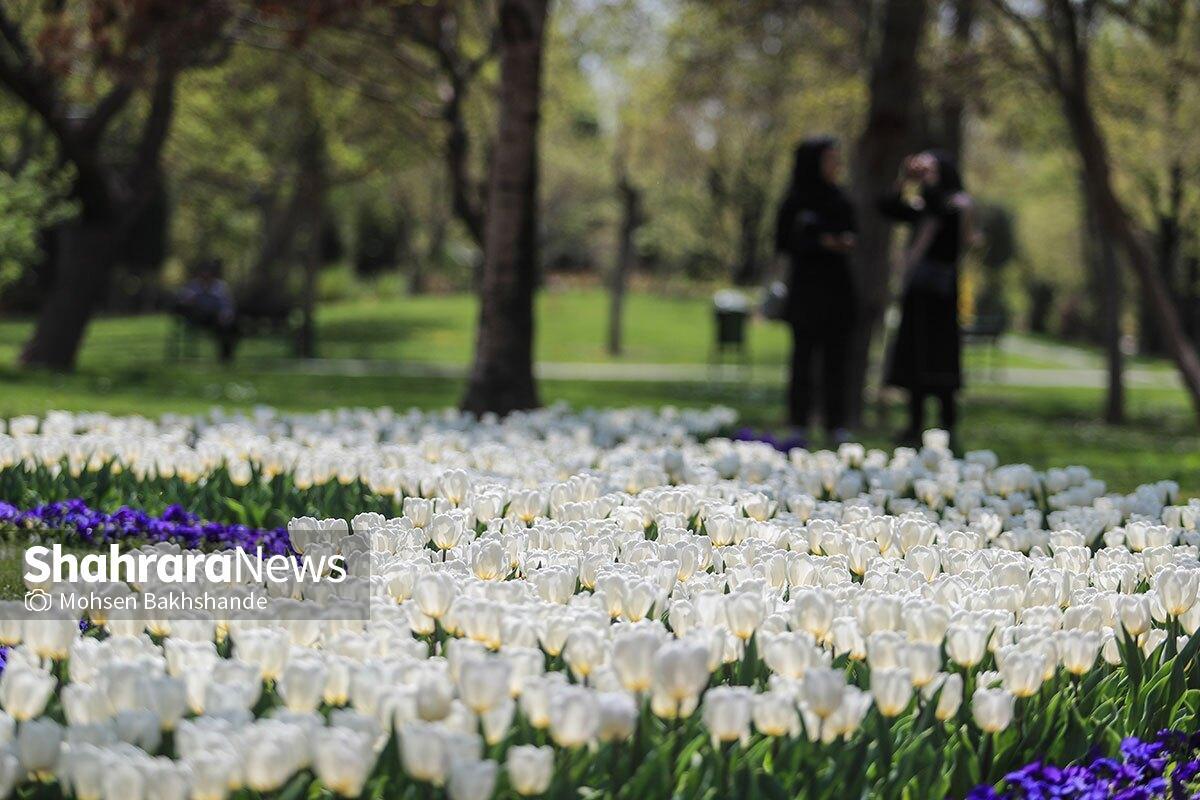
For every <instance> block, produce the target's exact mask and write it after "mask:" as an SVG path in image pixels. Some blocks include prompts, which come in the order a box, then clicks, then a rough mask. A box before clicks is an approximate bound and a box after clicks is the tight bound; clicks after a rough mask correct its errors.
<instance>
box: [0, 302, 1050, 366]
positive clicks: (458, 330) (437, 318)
mask: <svg viewBox="0 0 1200 800" xmlns="http://www.w3.org/2000/svg"><path fill="white" fill-rule="evenodd" d="M476 313H477V304H476V300H475V298H474V296H472V295H464V294H454V295H427V296H422V297H415V298H380V299H363V300H351V301H343V302H338V303H330V304H327V305H325V306H323V307H322V308H320V310H319V311H318V315H317V348H318V355H320V356H321V357H322V358H355V359H379V360H387V361H400V362H406V363H415V362H422V363H441V364H466V363H468V362H469V361H470V358H471V352H472V348H473V346H474V330H475V319H476ZM607 315H608V306H607V297H606V295H605V293H604V292H602V291H600V290H597V289H570V290H548V291H544V292H542V293H541V294H540V295H539V296H538V303H537V334H538V335H537V351H536V355H537V359H538V360H539V361H554V362H573V363H600V362H628V363H649V364H703V363H705V362H706V361H708V360H709V358H710V357H711V352H712V341H713V320H712V310H711V304H710V300H709V299H708V298H707V297H695V296H670V295H657V294H649V293H645V292H635V293H631V294H630V295H629V297H628V300H627V303H626V312H625V322H624V329H623V330H624V341H625V347H624V351H623V352H622V354H621V356H620V357H613V356H610V355H609V354H608V353H607V351H606V350H605V342H606V341H607V324H608V323H607V320H608V316H607ZM173 325H174V323H173V322H172V320H171V319H170V318H169V317H168V316H166V315H164V314H150V315H145V316H138V317H120V318H102V319H98V320H97V321H95V322H94V323H93V324H92V326H91V328H90V330H89V333H88V338H87V340H86V342H85V343H84V347H83V350H82V353H81V355H80V362H79V364H80V367H81V368H83V369H89V370H97V371H105V370H110V369H112V368H114V367H118V366H128V365H133V364H138V365H146V366H152V365H158V364H161V362H163V361H164V356H165V352H166V342H167V339H168V336H169V335H170V334H171V331H172V330H173ZM29 327H30V326H29V323H28V322H25V321H2V322H0V364H11V363H13V362H14V360H15V359H16V356H17V353H18V352H19V350H20V346H21V343H22V342H23V341H24V340H25V338H26V337H27V336H28V333H29ZM747 342H748V354H749V361H750V362H751V363H753V364H759V365H775V364H781V363H783V361H784V359H785V358H786V357H787V353H788V349H789V347H790V344H789V335H788V331H787V328H786V326H784V325H782V324H780V323H775V322H765V321H762V320H752V321H751V322H750V326H749V330H748V335H747ZM199 347H200V348H201V349H200V350H199V352H202V353H203V354H204V355H205V356H208V354H210V353H211V352H212V351H213V348H212V344H211V343H210V342H208V341H204V342H201V343H199ZM289 355H290V350H289V347H288V344H287V343H286V342H283V341H281V340H272V339H252V340H248V341H246V342H244V343H243V344H242V346H241V347H240V348H239V359H240V360H241V361H243V362H246V361H258V360H278V359H281V358H286V357H288V356H289ZM995 355H996V363H997V365H999V366H1010V367H1028V368H1034V369H1037V368H1052V367H1055V366H1058V365H1057V364H1056V363H1054V362H1052V361H1047V360H1046V359H1039V358H1031V357H1029V356H1025V355H1020V354H1013V353H1004V352H999V353H996V354H995ZM982 363H983V353H982V352H981V351H979V350H978V349H976V348H968V352H967V366H968V367H971V366H974V365H976V364H982Z"/></svg>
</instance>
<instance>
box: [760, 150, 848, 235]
mask: <svg viewBox="0 0 1200 800" xmlns="http://www.w3.org/2000/svg"><path fill="white" fill-rule="evenodd" d="M837 146H838V142H837V139H834V138H833V137H832V136H817V137H813V138H811V139H805V140H804V141H803V142H801V143H800V144H799V146H797V147H796V158H795V161H794V163H793V166H792V181H791V184H790V185H789V186H788V190H787V193H786V194H785V195H784V198H783V203H781V204H780V206H779V216H778V219H777V221H776V225H775V249H776V251H777V252H796V251H797V250H798V249H800V248H802V247H803V246H804V245H803V243H802V241H801V240H802V238H803V236H805V235H808V236H814V235H815V233H813V231H812V229H811V228H808V229H807V230H808V233H807V234H805V230H806V227H805V226H806V224H807V223H806V222H805V219H806V218H809V219H811V218H813V217H816V218H817V219H819V220H821V224H822V225H824V226H831V227H832V229H833V230H837V231H845V230H853V229H854V210H853V208H851V206H850V202H849V200H847V199H846V196H845V194H844V193H843V192H842V190H841V187H839V186H838V185H837V184H834V183H830V182H829V181H827V180H826V179H825V176H824V174H822V171H821V159H822V157H823V156H824V155H825V152H826V151H827V150H829V148H831V147H837Z"/></svg>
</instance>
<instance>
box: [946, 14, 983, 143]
mask: <svg viewBox="0 0 1200 800" xmlns="http://www.w3.org/2000/svg"><path fill="white" fill-rule="evenodd" d="M977 3H978V0H954V4H953V5H954V27H953V29H952V30H951V41H950V57H949V59H948V60H947V63H946V64H945V65H944V68H945V70H946V71H947V73H948V74H947V75H946V81H947V84H948V85H947V87H946V91H945V94H944V96H943V98H942V105H941V109H940V111H941V139H942V141H941V145H942V147H944V148H945V149H946V150H947V151H948V152H949V153H950V154H951V155H953V156H954V158H955V159H956V160H959V161H961V160H962V155H963V141H964V138H965V136H964V133H965V130H966V116H967V113H966V112H967V94H968V92H969V90H970V89H971V86H970V82H971V81H970V78H971V76H972V72H971V69H970V66H971V65H970V50H971V34H972V31H973V29H974V27H975V17H976V5H977Z"/></svg>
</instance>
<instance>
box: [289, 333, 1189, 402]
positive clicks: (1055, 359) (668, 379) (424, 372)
mask: <svg viewBox="0 0 1200 800" xmlns="http://www.w3.org/2000/svg"><path fill="white" fill-rule="evenodd" d="M1000 348H1001V350H1003V351H1004V352H1007V353H1012V354H1013V355H1020V356H1025V357H1029V358H1035V359H1037V360H1039V361H1044V362H1046V363H1047V364H1061V365H1062V366H1047V367H1040V368H1037V367H1013V366H997V367H994V368H986V367H982V366H981V367H975V368H973V369H970V370H969V371H968V375H967V379H968V383H969V384H970V385H972V386H1027V387H1041V388H1103V387H1104V386H1106V385H1107V380H1108V375H1107V373H1106V372H1105V370H1104V369H1103V367H1102V366H1101V365H1100V359H1099V358H1098V357H1096V356H1095V355H1094V354H1092V353H1089V352H1087V351H1085V350H1081V349H1079V348H1075V347H1070V346H1069V345H1057V344H1049V343H1043V342H1037V341H1032V340H1029V339H1016V338H1013V337H1008V338H1006V339H1005V340H1004V341H1003V342H1002V343H1001V345H1000ZM277 368H278V369H279V370H280V371H283V372H291V373H299V374H305V375H328V376H330V377H337V376H358V375H393V376H398V377H413V378H422V377H424V378H463V377H465V376H466V374H467V371H468V370H469V367H468V366H467V365H465V364H455V363H438V362H399V361H381V360H375V359H354V358H322V359H308V360H299V361H295V360H290V361H286V362H280V363H279V364H278V365H277ZM534 369H535V371H536V373H537V376H538V377H539V378H541V379H543V380H564V381H600V382H617V383H728V384H736V383H754V384H768V385H770V384H780V383H783V381H784V379H785V377H786V375H785V372H784V366H783V365H778V366H773V365H762V364H757V365H736V364H724V365H712V364H635V363H623V362H598V363H571V362H558V361H543V362H540V363H538V364H537V365H536V366H535V368H534ZM1125 382H1126V385H1127V386H1130V387H1133V388H1158V389H1172V388H1178V387H1179V386H1180V385H1181V384H1180V382H1179V377H1178V375H1177V374H1176V373H1175V372H1174V371H1173V370H1170V369H1164V368H1162V367H1142V366H1137V367H1131V368H1129V369H1127V370H1126V371H1125Z"/></svg>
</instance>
